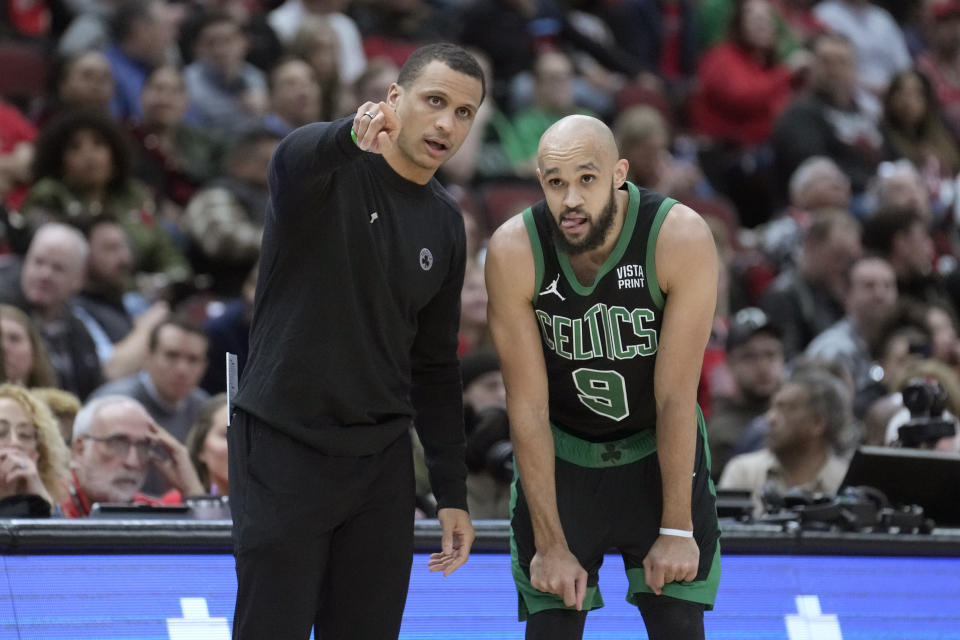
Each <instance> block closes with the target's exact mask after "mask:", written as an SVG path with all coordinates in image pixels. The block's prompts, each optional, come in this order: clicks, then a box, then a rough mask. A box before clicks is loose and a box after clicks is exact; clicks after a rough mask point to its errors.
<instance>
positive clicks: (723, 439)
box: [707, 307, 784, 479]
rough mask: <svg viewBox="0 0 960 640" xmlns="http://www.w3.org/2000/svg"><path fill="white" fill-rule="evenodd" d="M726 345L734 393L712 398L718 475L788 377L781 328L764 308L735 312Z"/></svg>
mask: <svg viewBox="0 0 960 640" xmlns="http://www.w3.org/2000/svg"><path fill="white" fill-rule="evenodd" d="M726 349H727V359H726V366H727V368H728V369H729V371H730V373H731V376H732V378H733V383H734V393H733V396H731V397H716V398H713V399H712V403H711V407H712V409H711V412H710V420H709V421H708V422H707V436H708V438H709V440H710V467H711V469H710V473H711V474H712V475H713V476H714V478H715V479H716V478H719V477H720V473H721V472H722V471H723V468H724V467H725V466H726V464H727V461H728V460H729V459H730V456H731V455H732V448H733V444H734V443H735V442H736V441H737V439H738V438H739V437H740V435H741V434H742V433H743V431H744V430H745V429H746V428H747V425H749V424H750V422H751V421H752V420H753V419H754V418H756V417H758V416H761V415H763V414H764V413H765V412H766V411H767V409H769V408H770V398H771V397H772V396H773V394H774V393H776V391H777V389H779V388H780V385H781V384H782V383H783V378H784V366H783V364H784V363H783V347H782V346H781V344H780V331H779V329H778V328H777V327H776V326H775V325H773V324H771V323H770V320H769V319H768V318H767V316H766V314H764V313H763V311H761V310H760V309H757V308H754V307H748V308H746V309H741V310H740V311H738V312H737V313H736V314H735V315H734V316H733V319H732V321H731V324H730V329H729V331H728V332H727V341H726Z"/></svg>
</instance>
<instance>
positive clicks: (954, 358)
mask: <svg viewBox="0 0 960 640" xmlns="http://www.w3.org/2000/svg"><path fill="white" fill-rule="evenodd" d="M926 321H927V329H928V330H929V331H930V339H931V347H932V350H933V351H932V353H931V355H932V356H933V358H934V359H935V360H938V361H940V362H942V363H944V364H945V365H947V366H950V367H953V369H954V370H956V371H957V372H958V373H960V334H958V332H957V316H956V312H955V311H954V309H953V307H951V306H949V305H944V304H940V303H934V304H931V305H929V306H928V307H927V312H926ZM958 415H960V414H958Z"/></svg>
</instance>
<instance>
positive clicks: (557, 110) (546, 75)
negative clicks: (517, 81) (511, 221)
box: [497, 51, 586, 177]
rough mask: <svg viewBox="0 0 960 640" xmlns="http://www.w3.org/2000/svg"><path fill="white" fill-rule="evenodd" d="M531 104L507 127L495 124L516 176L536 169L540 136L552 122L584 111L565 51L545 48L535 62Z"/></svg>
mask: <svg viewBox="0 0 960 640" xmlns="http://www.w3.org/2000/svg"><path fill="white" fill-rule="evenodd" d="M533 69H534V74H533V77H534V90H533V104H532V105H530V107H528V108H526V109H523V110H522V111H520V112H519V113H517V114H516V116H514V117H513V118H512V119H511V122H510V127H509V128H508V129H507V128H500V127H498V128H497V132H498V134H499V136H500V144H501V145H502V147H503V150H504V152H505V153H506V156H507V159H508V160H509V161H510V163H511V164H512V165H513V170H514V172H515V173H516V174H517V175H519V176H524V177H530V176H533V175H534V174H535V173H536V159H537V146H538V145H539V143H540V137H541V136H542V135H543V134H544V132H545V131H546V130H547V129H548V128H549V127H550V125H552V124H553V123H554V122H556V121H557V120H559V119H560V118H562V117H564V116H568V115H571V114H574V113H586V111H585V110H583V109H581V108H580V107H578V106H577V105H576V104H575V103H574V99H573V79H574V75H575V72H574V68H573V63H572V62H571V60H570V58H569V56H567V54H565V53H563V52H560V51H545V52H543V53H541V54H539V55H538V56H537V58H536V61H535V62H534V67H533Z"/></svg>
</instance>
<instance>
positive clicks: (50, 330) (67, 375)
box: [0, 223, 103, 399]
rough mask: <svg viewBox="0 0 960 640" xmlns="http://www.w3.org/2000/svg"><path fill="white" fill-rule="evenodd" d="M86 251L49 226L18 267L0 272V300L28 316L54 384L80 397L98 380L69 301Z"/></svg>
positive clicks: (73, 237)
mask: <svg viewBox="0 0 960 640" xmlns="http://www.w3.org/2000/svg"><path fill="white" fill-rule="evenodd" d="M89 251H90V249H89V246H88V245H87V241H86V240H85V239H84V237H83V235H82V234H81V233H80V232H79V231H77V230H76V229H75V228H73V227H70V226H67V225H64V224H59V223H48V224H45V225H43V226H42V227H40V228H39V229H38V230H37V232H36V233H35V234H34V236H33V240H32V241H31V243H30V247H29V248H28V249H27V255H26V257H25V258H24V260H23V263H22V265H21V264H20V263H17V262H10V263H8V264H6V265H4V269H3V270H2V273H0V301H2V302H5V303H8V304H12V305H14V306H16V307H18V308H20V309H21V310H23V311H25V312H27V313H28V314H29V315H30V318H31V320H32V321H33V323H34V326H35V327H36V328H37V331H38V332H39V333H40V336H41V337H42V338H43V341H44V344H45V346H46V348H47V353H48V355H49V356H50V362H51V364H52V365H53V369H54V371H55V372H56V374H57V379H58V384H57V386H58V387H60V388H61V389H65V390H67V391H70V392H71V393H73V394H75V395H76V396H77V397H79V398H81V399H83V398H86V397H87V396H88V395H89V394H90V392H91V391H93V390H94V389H95V388H96V387H97V386H99V385H100V382H101V381H102V379H103V375H102V373H101V371H100V359H99V358H98V357H97V348H96V345H95V344H94V342H93V338H91V337H90V334H89V333H88V332H87V330H86V328H85V327H84V325H83V322H81V321H80V320H79V319H78V318H77V317H76V316H75V315H74V314H73V305H72V303H71V298H72V296H73V295H74V294H76V293H77V292H78V291H79V290H80V288H81V287H82V285H83V278H84V272H85V270H86V263H87V256H88V255H89Z"/></svg>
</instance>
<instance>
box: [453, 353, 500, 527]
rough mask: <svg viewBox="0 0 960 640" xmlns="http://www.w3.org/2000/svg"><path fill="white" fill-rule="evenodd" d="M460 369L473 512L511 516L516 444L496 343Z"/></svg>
mask: <svg viewBox="0 0 960 640" xmlns="http://www.w3.org/2000/svg"><path fill="white" fill-rule="evenodd" d="M460 371H461V374H462V378H463V408H464V411H465V414H466V415H465V419H464V423H465V425H466V433H467V449H466V460H467V470H468V474H467V503H468V505H469V507H470V514H471V517H472V518H474V519H490V518H495V519H507V518H509V517H510V485H511V483H512V482H513V446H512V444H511V443H510V423H509V419H508V417H507V411H506V407H507V392H506V388H505V387H504V386H503V374H502V373H501V372H500V361H499V360H498V359H497V354H496V352H494V350H493V349H490V348H481V349H476V350H474V351H472V352H471V353H469V354H468V355H466V356H465V357H464V358H463V360H462V362H461V364H460Z"/></svg>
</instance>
